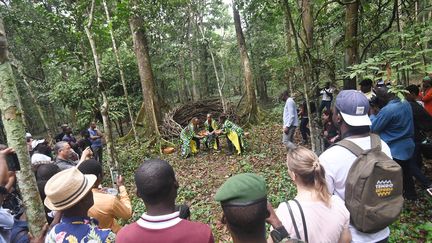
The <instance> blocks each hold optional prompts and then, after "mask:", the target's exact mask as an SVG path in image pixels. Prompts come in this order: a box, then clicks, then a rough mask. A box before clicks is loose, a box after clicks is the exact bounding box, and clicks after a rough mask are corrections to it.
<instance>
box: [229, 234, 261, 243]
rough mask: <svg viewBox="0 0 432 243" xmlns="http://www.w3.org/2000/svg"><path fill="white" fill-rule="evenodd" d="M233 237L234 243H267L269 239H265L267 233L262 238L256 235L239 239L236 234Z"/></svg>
mask: <svg viewBox="0 0 432 243" xmlns="http://www.w3.org/2000/svg"><path fill="white" fill-rule="evenodd" d="M231 235H232V239H233V242H234V243H266V242H267V239H266V238H265V233H263V234H262V236H258V235H254V236H250V237H237V236H236V235H234V234H231Z"/></svg>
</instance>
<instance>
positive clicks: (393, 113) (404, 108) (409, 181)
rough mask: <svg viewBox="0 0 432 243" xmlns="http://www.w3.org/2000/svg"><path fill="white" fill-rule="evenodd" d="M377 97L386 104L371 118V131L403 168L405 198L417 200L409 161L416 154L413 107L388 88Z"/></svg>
mask: <svg viewBox="0 0 432 243" xmlns="http://www.w3.org/2000/svg"><path fill="white" fill-rule="evenodd" d="M376 94H377V97H378V98H379V99H380V100H382V101H383V102H384V104H385V105H384V107H383V108H382V109H381V110H380V111H379V112H378V114H376V115H375V116H374V115H372V116H371V120H372V126H371V131H372V132H373V133H376V134H378V135H380V137H381V139H382V140H384V141H385V142H386V143H387V144H388V146H389V147H390V150H391V157H393V159H394V160H395V161H396V162H397V163H398V164H399V165H400V166H401V167H402V171H403V191H404V197H405V198H406V199H408V200H416V199H417V194H416V191H415V187H414V180H413V178H412V173H411V171H410V167H409V160H410V159H411V157H412V155H413V153H414V148H415V144H414V123H413V113H412V109H411V106H410V105H409V103H408V102H407V101H401V100H400V99H399V98H396V97H395V96H394V95H393V94H391V93H389V92H388V90H387V88H379V89H377V90H376Z"/></svg>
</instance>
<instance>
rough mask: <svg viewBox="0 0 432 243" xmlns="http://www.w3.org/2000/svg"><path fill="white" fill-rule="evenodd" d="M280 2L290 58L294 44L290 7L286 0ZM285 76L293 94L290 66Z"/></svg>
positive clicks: (287, 51) (286, 48)
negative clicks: (289, 15)
mask: <svg viewBox="0 0 432 243" xmlns="http://www.w3.org/2000/svg"><path fill="white" fill-rule="evenodd" d="M280 4H281V7H282V10H283V15H284V19H283V23H284V32H285V50H286V53H287V58H288V56H289V54H290V52H291V46H292V45H291V38H292V35H291V32H290V31H291V27H290V22H289V18H288V14H289V13H288V10H289V9H288V8H287V6H286V4H287V3H286V2H285V1H284V0H281V1H280ZM285 77H286V79H287V81H288V88H289V91H290V94H292V93H293V92H294V90H293V86H292V79H291V77H290V72H289V70H288V68H287V70H286V75H285Z"/></svg>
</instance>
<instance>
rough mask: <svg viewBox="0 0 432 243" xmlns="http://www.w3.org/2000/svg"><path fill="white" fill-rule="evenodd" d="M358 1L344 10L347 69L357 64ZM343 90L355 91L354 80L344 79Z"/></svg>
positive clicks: (355, 83) (355, 84)
mask: <svg viewBox="0 0 432 243" xmlns="http://www.w3.org/2000/svg"><path fill="white" fill-rule="evenodd" d="M359 5H360V2H359V0H356V1H353V2H351V3H349V4H347V5H346V9H345V24H346V27H345V46H346V47H345V66H346V67H349V66H351V65H353V64H356V63H357V62H358V55H359V53H358V46H359V43H358V11H359ZM343 86H344V87H343V88H344V89H356V88H357V82H356V78H352V79H350V78H346V79H345V80H344V85H343Z"/></svg>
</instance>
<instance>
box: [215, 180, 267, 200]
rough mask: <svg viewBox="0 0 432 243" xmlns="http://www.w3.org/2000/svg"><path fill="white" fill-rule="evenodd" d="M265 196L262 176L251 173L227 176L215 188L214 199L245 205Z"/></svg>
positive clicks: (265, 188) (265, 191)
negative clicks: (218, 186)
mask: <svg viewBox="0 0 432 243" xmlns="http://www.w3.org/2000/svg"><path fill="white" fill-rule="evenodd" d="M266 198H267V187H266V183H265V180H264V178H262V177H261V176H259V175H257V174H253V173H244V174H238V175H235V176H233V177H231V178H229V179H228V180H227V181H226V182H225V183H224V184H222V186H221V187H220V188H219V189H218V190H217V192H216V195H215V200H216V201H218V202H221V203H222V204H224V205H239V206H247V205H251V204H254V203H256V202H258V201H261V200H262V199H266Z"/></svg>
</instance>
